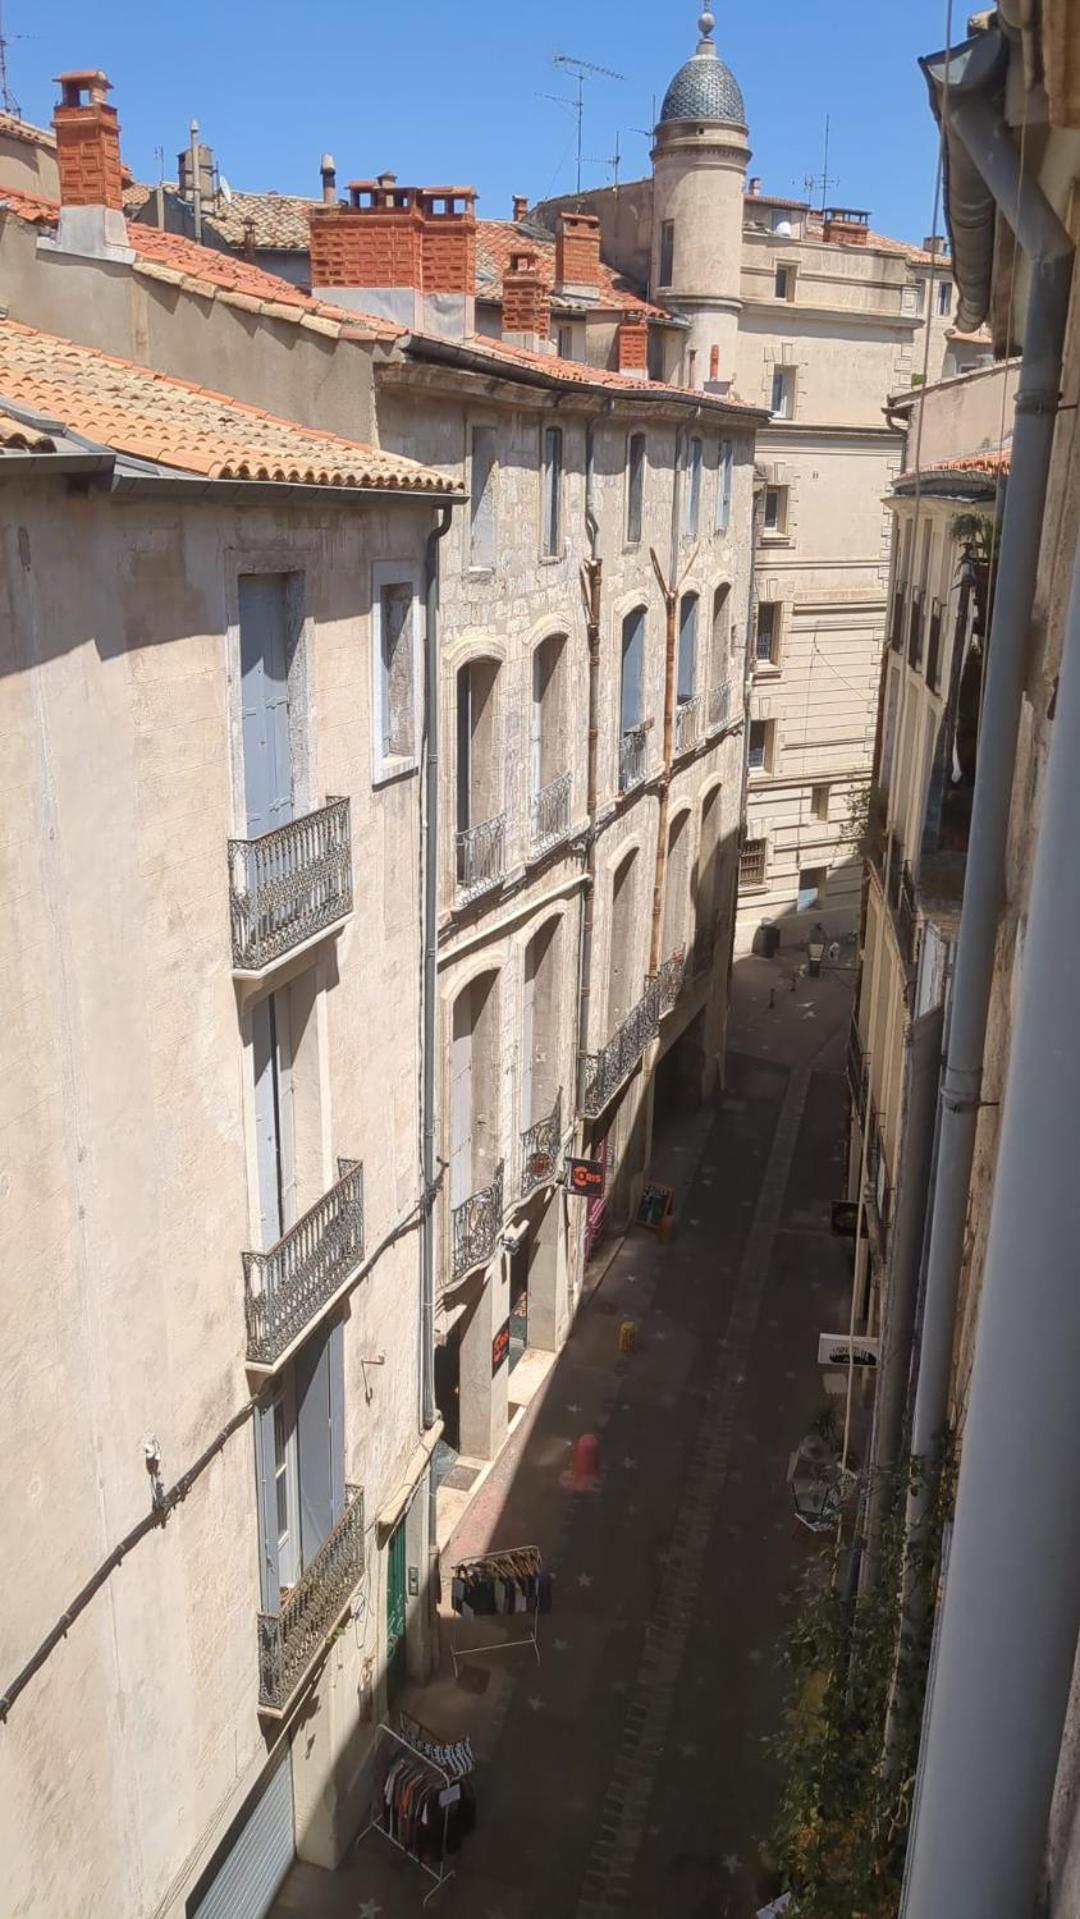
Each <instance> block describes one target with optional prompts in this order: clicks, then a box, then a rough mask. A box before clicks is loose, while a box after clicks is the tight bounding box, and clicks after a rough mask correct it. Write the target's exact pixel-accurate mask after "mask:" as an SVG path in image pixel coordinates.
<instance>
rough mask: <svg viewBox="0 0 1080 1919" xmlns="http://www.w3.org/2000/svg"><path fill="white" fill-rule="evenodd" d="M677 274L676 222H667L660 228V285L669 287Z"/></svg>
mask: <svg viewBox="0 0 1080 1919" xmlns="http://www.w3.org/2000/svg"><path fill="white" fill-rule="evenodd" d="M674 273H675V222H674V220H665V221H663V223H662V224H661V227H660V285H661V286H662V287H669V286H670V285H671V282H672V279H673V277H674Z"/></svg>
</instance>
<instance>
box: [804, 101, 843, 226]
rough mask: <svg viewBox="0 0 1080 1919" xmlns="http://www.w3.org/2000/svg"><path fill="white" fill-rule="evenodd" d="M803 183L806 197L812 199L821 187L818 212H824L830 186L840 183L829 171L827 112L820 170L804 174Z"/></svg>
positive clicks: (836, 185)
mask: <svg viewBox="0 0 1080 1919" xmlns="http://www.w3.org/2000/svg"><path fill="white" fill-rule="evenodd" d="M803 185H804V186H805V188H806V195H807V198H808V199H810V200H812V199H813V197H814V193H815V190H816V189H817V188H818V187H820V188H821V206H820V207H819V209H818V211H819V212H820V213H824V211H825V203H826V201H827V200H828V197H829V192H830V189H831V188H832V187H838V186H839V185H840V182H839V180H834V179H833V177H832V175H831V174H830V172H829V115H828V114H826V115H825V157H824V159H823V161H822V166H821V172H820V173H808V174H807V175H806V178H805V180H804V181H803Z"/></svg>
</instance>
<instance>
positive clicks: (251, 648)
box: [239, 573, 293, 839]
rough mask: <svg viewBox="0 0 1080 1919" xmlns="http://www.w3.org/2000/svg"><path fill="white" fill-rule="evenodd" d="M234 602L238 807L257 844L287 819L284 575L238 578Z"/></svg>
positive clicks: (289, 806) (288, 771) (288, 765)
mask: <svg viewBox="0 0 1080 1919" xmlns="http://www.w3.org/2000/svg"><path fill="white" fill-rule="evenodd" d="M239 601H240V685H241V713H242V732H243V748H244V807H245V812H246V815H247V837H248V839H258V838H259V837H260V835H261V834H263V833H269V832H271V831H272V830H273V828H274V827H275V826H284V825H285V824H286V822H287V821H289V820H291V818H292V808H293V793H292V761H291V754H290V749H289V671H288V667H289V662H288V575H287V574H285V573H244V574H241V576H240V581H239Z"/></svg>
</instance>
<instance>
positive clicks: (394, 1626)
mask: <svg viewBox="0 0 1080 1919" xmlns="http://www.w3.org/2000/svg"><path fill="white" fill-rule="evenodd" d="M404 1683H405V1521H404V1520H402V1522H401V1524H400V1526H396V1527H395V1528H394V1531H393V1532H392V1533H391V1535H390V1544H389V1546H388V1547H387V1552H386V1685H387V1693H388V1696H389V1697H390V1698H393V1696H394V1694H395V1693H396V1692H397V1690H398V1688H399V1687H400V1686H403V1685H404Z"/></svg>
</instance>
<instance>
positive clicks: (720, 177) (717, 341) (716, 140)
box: [652, 11, 750, 386]
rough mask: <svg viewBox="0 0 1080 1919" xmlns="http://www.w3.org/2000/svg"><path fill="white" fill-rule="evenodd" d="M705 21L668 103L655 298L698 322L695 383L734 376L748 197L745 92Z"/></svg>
mask: <svg viewBox="0 0 1080 1919" xmlns="http://www.w3.org/2000/svg"><path fill="white" fill-rule="evenodd" d="M715 25H716V21H715V19H714V17H713V15H712V13H710V12H708V11H706V12H705V13H703V14H702V15H701V17H700V19H699V20H698V32H699V35H700V38H699V40H698V44H697V49H696V51H695V52H694V54H693V56H692V57H691V58H690V59H689V60H687V61H686V62H685V63H684V64H683V65H682V66H681V67H680V68H679V71H678V73H677V74H676V75H675V77H674V79H673V80H672V82H671V85H670V86H669V87H668V90H667V92H666V93H665V95H664V102H663V105H662V107H661V109H660V118H659V121H658V122H657V126H656V144H655V146H654V147H653V153H652V161H653V251H652V290H653V294H654V297H655V296H658V297H659V298H661V299H663V300H665V301H666V302H667V304H668V305H669V306H671V307H673V308H674V309H675V311H676V312H678V313H682V314H684V315H685V317H686V319H687V320H688V321H689V329H688V332H687V334H686V345H685V349H684V357H683V362H682V365H681V367H679V368H674V367H672V368H669V369H668V372H669V373H670V374H671V375H672V376H673V377H678V378H681V379H682V380H684V381H685V382H686V383H687V384H688V385H691V386H701V385H702V384H703V383H704V382H705V381H706V380H714V379H715V380H720V381H731V380H732V379H733V378H734V376H735V349H736V345H737V341H738V331H739V311H740V307H741V304H742V303H741V300H740V298H739V289H740V282H741V277H742V227H743V193H744V190H745V185H746V167H747V162H748V161H749V158H750V149H749V147H748V146H747V141H746V108H745V107H744V105H743V97H742V90H741V88H740V86H739V83H738V81H737V80H736V78H735V76H734V74H733V73H732V72H731V70H730V68H728V67H726V66H725V65H724V62H723V61H722V60H721V58H720V56H719V54H718V53H717V51H716V46H715V44H714V41H713V30H714V28H715Z"/></svg>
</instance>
